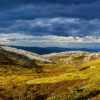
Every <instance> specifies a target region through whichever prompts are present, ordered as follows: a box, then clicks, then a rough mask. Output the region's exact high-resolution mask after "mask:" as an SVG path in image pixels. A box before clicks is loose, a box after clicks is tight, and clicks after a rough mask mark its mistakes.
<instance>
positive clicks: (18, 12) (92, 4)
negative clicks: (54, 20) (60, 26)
mask: <svg viewBox="0 0 100 100" xmlns="http://www.w3.org/2000/svg"><path fill="white" fill-rule="evenodd" d="M99 5H100V2H99V0H0V19H1V20H3V19H4V20H5V19H7V20H13V19H14V20H15V19H35V18H37V17H38V18H39V17H40V18H41V17H42V18H44V17H45V18H47V17H80V18H86V19H94V18H100V13H99V10H100V6H99Z"/></svg>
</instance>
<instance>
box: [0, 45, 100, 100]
mask: <svg viewBox="0 0 100 100" xmlns="http://www.w3.org/2000/svg"><path fill="white" fill-rule="evenodd" d="M99 99H100V53H99V52H98V53H90V52H84V51H68V52H60V53H51V54H45V55H39V54H35V53H32V52H28V51H25V50H21V49H16V48H13V47H4V46H1V47H0V100H99Z"/></svg>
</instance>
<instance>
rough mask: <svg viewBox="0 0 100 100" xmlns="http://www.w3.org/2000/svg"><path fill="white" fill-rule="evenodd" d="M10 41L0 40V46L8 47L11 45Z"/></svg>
mask: <svg viewBox="0 0 100 100" xmlns="http://www.w3.org/2000/svg"><path fill="white" fill-rule="evenodd" d="M11 42H12V41H11V40H8V39H6V38H0V45H9V44H11Z"/></svg>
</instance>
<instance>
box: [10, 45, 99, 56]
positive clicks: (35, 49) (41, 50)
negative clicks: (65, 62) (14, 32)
mask: <svg viewBox="0 0 100 100" xmlns="http://www.w3.org/2000/svg"><path fill="white" fill-rule="evenodd" d="M10 47H14V48H18V49H23V50H26V51H30V52H33V53H37V54H41V55H42V54H49V53H55V52H56V53H58V52H64V51H86V52H100V49H99V48H61V47H24V46H10Z"/></svg>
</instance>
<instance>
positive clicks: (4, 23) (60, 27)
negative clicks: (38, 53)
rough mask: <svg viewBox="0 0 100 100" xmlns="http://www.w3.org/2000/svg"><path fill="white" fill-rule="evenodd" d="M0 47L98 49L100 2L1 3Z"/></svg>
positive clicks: (32, 0) (46, 0) (9, 0)
mask: <svg viewBox="0 0 100 100" xmlns="http://www.w3.org/2000/svg"><path fill="white" fill-rule="evenodd" d="M0 45H16V46H41V47H56V46H57V47H89V46H90V47H93V48H96V47H99V48H100V0H0Z"/></svg>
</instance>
